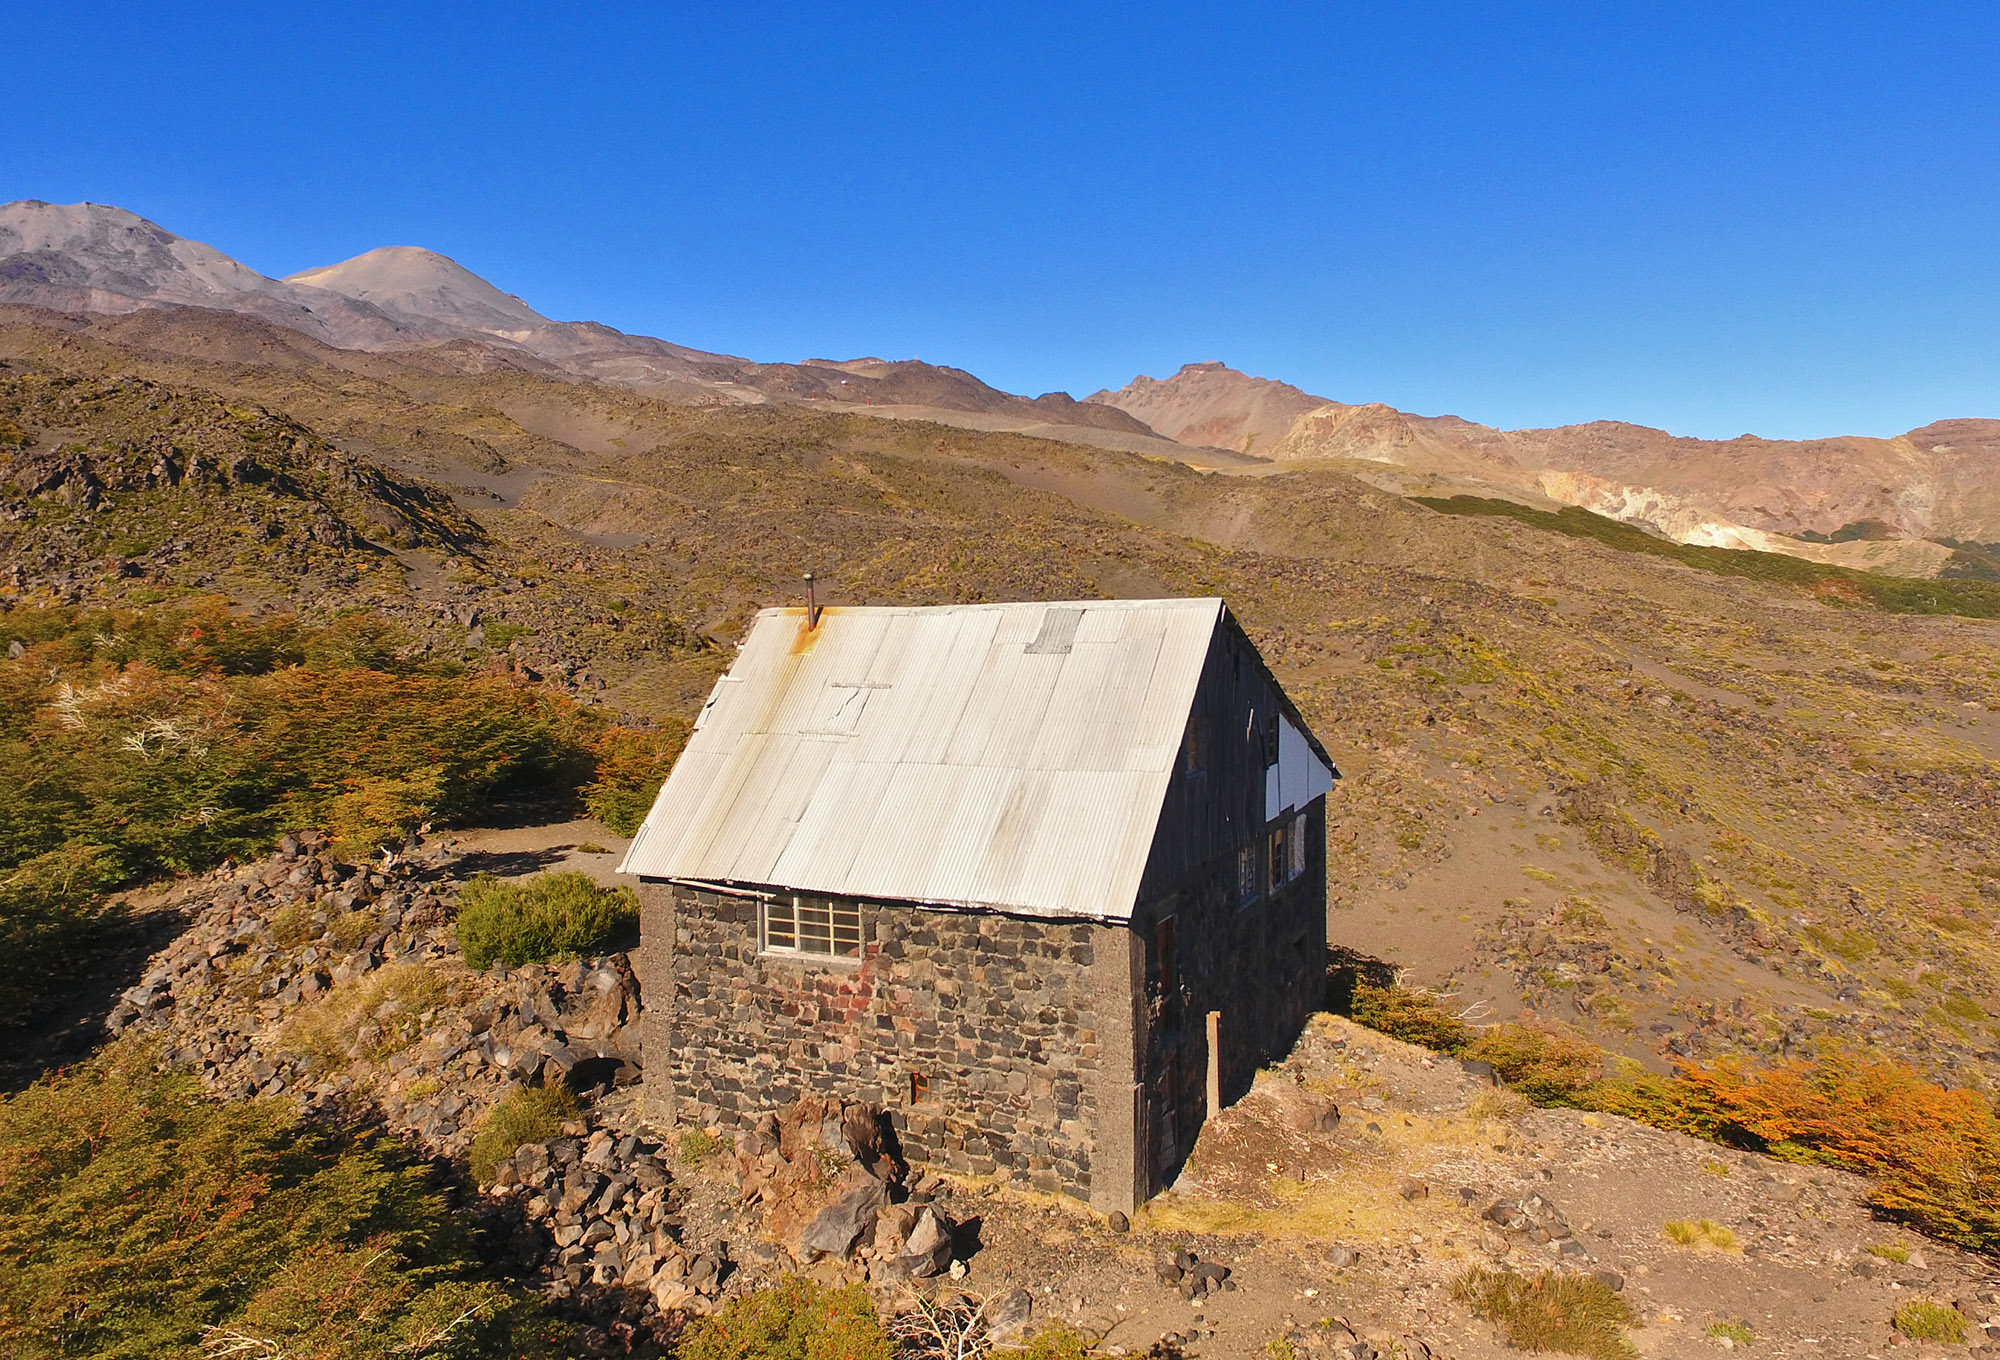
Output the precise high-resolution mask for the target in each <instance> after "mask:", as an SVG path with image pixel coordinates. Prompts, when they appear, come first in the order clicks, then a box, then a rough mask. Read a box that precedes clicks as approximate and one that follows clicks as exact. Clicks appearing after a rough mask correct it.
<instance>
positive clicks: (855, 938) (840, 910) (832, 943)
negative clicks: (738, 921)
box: [758, 893, 865, 963]
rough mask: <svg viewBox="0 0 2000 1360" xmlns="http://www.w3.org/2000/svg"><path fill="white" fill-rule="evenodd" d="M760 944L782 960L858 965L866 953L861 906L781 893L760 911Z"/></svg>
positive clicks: (816, 895)
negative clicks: (806, 960) (821, 960)
mask: <svg viewBox="0 0 2000 1360" xmlns="http://www.w3.org/2000/svg"><path fill="white" fill-rule="evenodd" d="M758 934H759V940H758V943H759V945H760V947H761V949H762V951H763V952H764V953H766V954H775V955H778V956H780V957H782V958H794V959H825V960H826V961H827V962H829V963H859V962H861V960H862V957H863V955H864V952H865V944H864V941H863V939H862V930H861V905H860V903H858V902H848V901H845V900H843V899H841V898H838V897H828V896H825V895H823V894H820V893H781V894H779V895H777V896H775V897H767V898H764V899H763V901H762V905H761V906H760V908H759V910H758Z"/></svg>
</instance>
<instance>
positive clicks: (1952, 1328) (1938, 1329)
mask: <svg viewBox="0 0 2000 1360" xmlns="http://www.w3.org/2000/svg"><path fill="white" fill-rule="evenodd" d="M1895 1326H1896V1330H1897V1331H1899V1332H1901V1333H1902V1334H1903V1335H1904V1336H1907V1337H1909V1338H1910V1340H1912V1341H1944V1342H1949V1343H1950V1344H1951V1345H1954V1346H1957V1345H1962V1344H1964V1341H1965V1331H1966V1324H1965V1314H1963V1313H1961V1312H1959V1311H1958V1310H1957V1309H1956V1308H1954V1307H1952V1306H1951V1305H1950V1304H1948V1303H1931V1302H1929V1301H1927V1300H1923V1299H1912V1300H1911V1301H1910V1302H1908V1303H1906V1304H1904V1305H1903V1306H1902V1307H1901V1308H1898V1309H1897V1310H1896V1317H1895Z"/></svg>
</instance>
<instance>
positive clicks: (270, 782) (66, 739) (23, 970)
mask: <svg viewBox="0 0 2000 1360" xmlns="http://www.w3.org/2000/svg"><path fill="white" fill-rule="evenodd" d="M407 645H408V639H407V638H406V637H404V636H403V635H402V634H400V633H399V631H398V630H397V629H395V628H394V627H393V626H392V625H389V624H388V623H386V622H385V621H384V620H382V619H381V618H379V617H376V616H374V615H370V614H346V615H340V616H336V617H334V618H332V619H330V620H328V621H326V622H324V623H321V624H316V625H308V624H303V623H301V622H299V621H298V620H297V619H296V618H294V617H291V616H289V615H286V616H275V617H265V618H258V617H243V616H239V615H236V614H232V613H231V612H229V611H228V610H227V609H226V608H225V607H224V606H223V604H222V603H221V602H220V601H218V600H214V599H204V600H197V601H194V602H191V603H187V604H180V605H155V606H150V607H143V608H136V609H104V610H89V609H82V608H77V607H71V606H54V607H49V608H33V607H25V608H15V609H11V610H8V611H6V612H4V613H0V652H4V653H6V655H5V656H0V1024H7V1023H19V1022H20V1021H22V1020H24V1019H25V1018H27V1016H28V1015H29V1013H30V1012H31V1011H32V1010H33V1008H34V1004H35V1002H36V1000H37V998H39V997H40V996H41V995H42V994H43V993H44V991H45V989H48V988H51V987H54V988H58V989H60V988H61V987H62V986H63V980H64V977H65V973H66V971H67V970H68V969H71V968H73V967H75V966H76V965H77V963H78V962H79V961H80V960H81V959H82V958H84V957H86V956H88V955H89V954H90V953H92V952H94V951H95V950H97V949H99V948H101V947H104V946H105V945H107V944H109V943H111V942H112V940H113V939H114V938H115V936H116V934H117V931H118V928H119V925H118V923H119V913H118V910H117V908H116V907H115V906H114V905H113V904H112V899H111V897H110V894H112V893H113V892H115V891H116V890H118V889H121V888H126V887H129V886H132V885H134V884H137V883H142V882H145V881H147V880H150V879H154V878H157V877H160V876H162V875H167V874H173V873H184V872H189V871H198V870H201V869H206V868H208V867H210V866H211V865H214V864H217V863H220V862H221V861H223V860H224V859H228V858H237V859H245V858H254V857H256V856H257V855H259V854H261V853H263V852H264V850H265V849H267V848H268V847H269V846H270V845H271V844H272V843H273V842H274V841H275V840H276V839H277V838H278V837H279V836H280V835H282V834H283V833H285V832H287V831H298V830H304V829H308V828H313V829H324V830H325V831H327V832H329V833H330V834H331V836H332V837H333V839H334V841H335V843H336V844H337V845H338V846H339V847H340V848H341V849H342V850H343V851H345V852H346V853H348V854H350V855H353V856H355V857H357V858H362V859H366V858H367V857H369V856H371V855H372V854H374V853H375V852H376V851H378V850H379V849H381V848H382V847H385V846H395V845H399V844H400V843H401V842H402V840H403V839H404V837H406V836H407V835H409V834H410V833H411V832H413V831H415V830H417V829H418V828H419V827H421V826H424V825H426V824H433V823H434V824H436V825H438V826H446V825H451V824H454V823H463V822H465V821H466V820H468V819H472V818H476V817H478V816H480V815H483V814H486V813H488V812H489V811H490V810H491V809H492V807H493V806H494V804H495V802H496V801H499V800H505V799H509V798H514V799H519V798H524V797H528V798H543V799H549V798H554V799H557V800H562V799H567V798H578V799H580V800H581V801H582V802H584V803H585V804H587V805H591V806H603V807H605V808H607V809H608V810H610V811H611V812H613V813H614V814H617V813H619V812H620V810H621V809H624V808H626V807H629V806H630V805H631V804H633V803H636V802H641V801H644V800H645V799H647V798H649V797H650V795H651V791H652V790H654V789H656V788H658V786H659V782H660V780H661V779H662V778H663V777H664V775H665V770H666V768H667V766H668V765H669V764H670V763H671V759H672V756H673V754H674V753H675V752H676V751H677V749H678V742H677V739H675V738H674V737H672V736H671V735H669V734H666V733H646V732H635V731H631V730H627V729H620V728H615V727H613V726H612V725H611V724H610V723H608V722H607V721H606V720H605V719H604V718H603V717H602V716H600V715H599V714H597V713H595V712H592V711H589V710H587V709H585V708H582V707H580V706H579V705H577V704H575V703H573V702H572V701H570V700H568V699H567V698H564V697H563V696H561V695H559V694H555V693H552V692H549V691H547V690H543V689H537V688H534V687H530V686H526V685H523V684H520V683H518V682H517V681H515V680H513V679H511V678H507V677H502V676H497V675H491V674H473V673H469V672H467V671H466V670H465V669H464V668H463V667H462V666H459V665H457V664H455V663H453V664H445V663H434V664H417V663H413V662H411V661H408V660H406V659H404V657H403V656H402V651H403V649H404V648H406V647H407ZM600 749H602V750H603V751H604V752H606V757H605V760H604V762H603V764H604V768H603V770H602V771H600V769H599V757H598V752H599V750H600Z"/></svg>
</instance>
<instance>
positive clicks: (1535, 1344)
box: [1451, 1267, 1638, 1360]
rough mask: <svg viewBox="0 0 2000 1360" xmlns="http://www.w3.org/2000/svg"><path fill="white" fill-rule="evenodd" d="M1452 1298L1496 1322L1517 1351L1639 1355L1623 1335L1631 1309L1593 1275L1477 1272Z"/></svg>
mask: <svg viewBox="0 0 2000 1360" xmlns="http://www.w3.org/2000/svg"><path fill="white" fill-rule="evenodd" d="M1451 1295H1452V1297H1453V1298H1455V1299H1457V1300H1458V1301H1459V1302H1460V1303H1462V1304H1464V1305H1465V1306H1466V1307H1468V1308H1470V1309H1471V1310H1472V1311H1473V1312H1475V1313H1477V1314H1478V1315H1479V1316H1481V1317H1483V1318H1485V1319H1486V1320H1487V1321H1489V1322H1491V1323H1493V1324H1494V1325H1495V1326H1497V1327H1498V1328H1499V1329H1500V1333H1501V1335H1502V1336H1504V1337H1505V1338H1506V1339H1507V1344H1508V1345H1510V1346H1512V1347H1514V1348H1515V1349H1516V1350H1524V1351H1558V1352H1560V1353H1562V1354H1565V1355H1581V1356H1586V1357H1589V1360H1625V1358H1626V1357H1629V1356H1634V1355H1637V1354H1638V1352H1637V1351H1636V1350H1634V1349H1633V1346H1632V1343H1631V1342H1630V1341H1629V1340H1627V1339H1626V1337H1625V1333H1624V1332H1623V1331H1622V1330H1621V1328H1622V1327H1623V1325H1624V1324H1625V1323H1627V1322H1630V1321H1631V1320H1632V1312H1631V1309H1630V1308H1628V1307H1627V1306H1626V1303H1625V1300H1624V1299H1622V1298H1620V1297H1618V1294H1617V1291H1615V1290H1614V1289H1612V1288H1611V1286H1610V1285H1608V1284H1606V1283H1604V1281H1602V1280H1599V1279H1596V1278H1594V1277H1592V1276H1589V1275H1564V1274H1559V1273H1557V1272H1556V1271H1553V1270H1544V1271H1542V1272H1541V1273H1539V1274H1537V1275H1535V1276H1533V1277H1524V1276H1521V1275H1516V1274H1515V1273H1514V1272H1513V1271H1511V1270H1487V1269H1484V1268H1483V1267H1475V1268H1474V1269H1472V1270H1470V1271H1468V1272H1466V1273H1465V1274H1464V1275H1462V1276H1460V1277H1459V1278H1458V1279H1457V1280H1456V1281H1455V1282H1454V1283H1453V1284H1452V1288H1451Z"/></svg>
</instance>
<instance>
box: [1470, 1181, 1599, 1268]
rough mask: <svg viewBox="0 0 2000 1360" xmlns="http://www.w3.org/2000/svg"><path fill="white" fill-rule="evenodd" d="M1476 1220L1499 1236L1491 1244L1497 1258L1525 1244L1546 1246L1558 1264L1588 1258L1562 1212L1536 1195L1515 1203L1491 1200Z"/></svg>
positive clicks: (1588, 1252) (1583, 1261)
mask: <svg viewBox="0 0 2000 1360" xmlns="http://www.w3.org/2000/svg"><path fill="white" fill-rule="evenodd" d="M1480 1218H1481V1219H1482V1220H1483V1221H1484V1222H1485V1223H1486V1224H1487V1225H1488V1228H1489V1231H1492V1232H1494V1233H1496V1234H1497V1236H1498V1237H1499V1241H1498V1242H1497V1243H1496V1244H1495V1245H1496V1247H1497V1249H1498V1251H1499V1254H1501V1255H1505V1254H1506V1252H1507V1251H1508V1250H1509V1249H1511V1248H1512V1247H1514V1246H1516V1245H1518V1244H1521V1243H1528V1244H1532V1245H1534V1246H1538V1247H1547V1248H1548V1249H1549V1251H1550V1253H1551V1254H1552V1255H1554V1256H1555V1258H1556V1259H1557V1260H1558V1261H1565V1262H1569V1263H1571V1264H1576V1265H1581V1264H1583V1263H1585V1262H1588V1261H1589V1260H1590V1259H1591V1256H1590V1251H1589V1249H1588V1248H1586V1247H1585V1246H1584V1245H1583V1243H1582V1242H1581V1241H1580V1240H1578V1238H1577V1236H1576V1234H1575V1233H1574V1232H1573V1231H1571V1229H1570V1226H1569V1221H1568V1220H1567V1219H1565V1218H1564V1217H1563V1215H1562V1211H1561V1210H1560V1209H1558V1208H1556V1206H1555V1205H1553V1204H1551V1203H1549V1202H1548V1201H1547V1200H1546V1199H1543V1198H1542V1197H1541V1196H1540V1195H1528V1196H1526V1197H1524V1198H1522V1199H1521V1200H1519V1201H1518V1202H1517V1201H1515V1200H1510V1199H1501V1200H1495V1201H1494V1202H1493V1203H1492V1204H1490V1205H1488V1206H1487V1208H1486V1212H1485V1213H1483V1214H1481V1215H1480Z"/></svg>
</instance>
